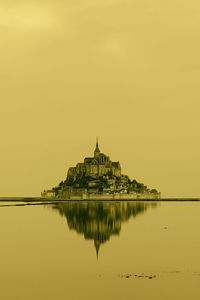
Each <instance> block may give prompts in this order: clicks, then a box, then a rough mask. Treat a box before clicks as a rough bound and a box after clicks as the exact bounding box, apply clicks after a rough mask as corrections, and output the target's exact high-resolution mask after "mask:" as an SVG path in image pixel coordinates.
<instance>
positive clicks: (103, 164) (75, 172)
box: [67, 140, 121, 179]
mask: <svg viewBox="0 0 200 300" xmlns="http://www.w3.org/2000/svg"><path fill="white" fill-rule="evenodd" d="M104 175H109V176H116V177H120V176H121V166H120V163H119V161H118V162H112V161H111V160H110V158H109V156H107V155H105V154H104V153H101V151H100V150H99V145H98V140H97V141H96V148H95V150H94V156H93V157H86V158H85V159H84V162H83V163H78V164H77V165H76V167H71V168H69V170H68V174H67V179H68V178H71V177H74V178H75V177H77V176H90V177H93V178H98V177H99V176H104Z"/></svg>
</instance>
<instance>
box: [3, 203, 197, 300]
mask: <svg viewBox="0 0 200 300" xmlns="http://www.w3.org/2000/svg"><path fill="white" fill-rule="evenodd" d="M15 204H26V203H17V202H15V203H14V202H13V203H12V202H9V203H8V202H1V203H0V205H1V206H0V236H1V239H0V254H1V265H0V297H1V299H5V300H7V299H9V300H10V299H15V300H18V299H20V300H23V299H30V300H32V299H34V300H35V299H39V300H40V299H42V300H43V299H48V300H51V299H59V300H62V299H70V300H71V299H72V300H73V299H75V300H76V299H77V300H78V299H87V300H90V299H120V300H122V299H123V300H124V299H133V298H134V299H137V300H138V299H152V300H156V299H159V300H160V299H162V300H165V299H167V300H168V299H176V300H177V299H187V300H188V299H199V298H200V235H199V231H200V218H199V216H200V202H184V203H181V202H172V203H170V202H157V203H156V202H153V203H151V202H146V203H145V202H114V203H113V202H98V203H97V202H83V203H79V202H72V203H57V204H42V203H38V204H40V205H37V204H35V203H34V205H30V204H29V205H25V206H15ZM2 205H4V206H2ZM7 205H8V206H7Z"/></svg>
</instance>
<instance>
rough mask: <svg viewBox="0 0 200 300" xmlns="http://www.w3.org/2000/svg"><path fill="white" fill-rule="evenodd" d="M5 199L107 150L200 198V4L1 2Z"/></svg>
mask: <svg viewBox="0 0 200 300" xmlns="http://www.w3.org/2000/svg"><path fill="white" fill-rule="evenodd" d="M0 37H1V42H0V54H1V55H0V101H1V102H0V103H1V106H0V126H1V131H0V139H1V156H0V165H1V180H0V196H37V195H39V194H40V191H41V190H43V189H44V188H50V187H52V186H55V185H56V184H57V183H59V182H60V181H61V180H63V179H64V178H65V177H66V172H67V169H68V167H70V166H73V165H74V164H76V163H77V162H79V161H82V160H83V158H84V156H89V155H91V154H92V152H93V150H94V143H95V137H96V135H98V136H99V140H100V149H101V150H102V152H105V153H106V154H108V155H110V157H111V159H113V160H119V161H120V162H121V165H122V171H123V173H125V174H128V175H129V176H130V177H131V179H132V178H136V179H137V180H138V181H141V182H144V183H145V184H147V185H148V186H149V187H152V188H154V187H155V188H158V189H159V190H160V191H161V192H162V194H163V196H171V197H173V196H174V197H178V196H180V197H181V196H185V197H190V196H191V197H198V196H199V197H200V186H199V177H200V176H199V175H200V159H199V153H200V133H199V130H200V125H199V123H200V121H199V111H200V87H199V86H200V84H199V81H200V55H199V53H200V4H199V1H197V0H191V1H186V0H173V1H172V0H168V1H159V0H152V1H149V0H135V1H131V0H123V1H120V0H116V1H115V0H85V1H84V0H79V1H78V0H77V1H76V0H66V1H63V0H62V1H61V0H57V1H53V0H49V1H48V0H40V1H39V0H34V1H33V0H29V1H23V0H18V1H14V0H13V1H12V0H6V1H2V0H0Z"/></svg>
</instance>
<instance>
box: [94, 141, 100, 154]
mask: <svg viewBox="0 0 200 300" xmlns="http://www.w3.org/2000/svg"><path fill="white" fill-rule="evenodd" d="M100 153H101V152H100V150H99V143H98V137H97V138H96V148H95V150H94V157H97V156H99V154H100Z"/></svg>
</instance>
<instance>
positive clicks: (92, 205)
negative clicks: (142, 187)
mask: <svg viewBox="0 0 200 300" xmlns="http://www.w3.org/2000/svg"><path fill="white" fill-rule="evenodd" d="M156 205H157V203H156V202H155V203H146V202H126V201H124V202H114V201H113V202H112V203H111V202H89V201H88V202H79V203H74V202H71V203H70V202H69V203H56V204H55V205H54V206H53V207H52V208H53V209H56V210H58V212H59V213H60V214H61V215H62V216H65V218H66V219H67V223H68V226H69V229H70V230H76V232H78V233H79V234H83V236H84V238H85V239H86V240H93V241H94V246H95V249H96V255H97V260H98V255H99V249H100V246H101V244H104V243H106V242H107V241H109V240H110V237H111V236H113V235H119V234H120V231H121V225H122V223H123V222H125V221H128V220H129V219H130V218H131V217H133V218H135V217H136V216H137V215H139V214H141V213H143V212H144V211H145V210H147V209H148V208H149V207H155V206H156Z"/></svg>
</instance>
